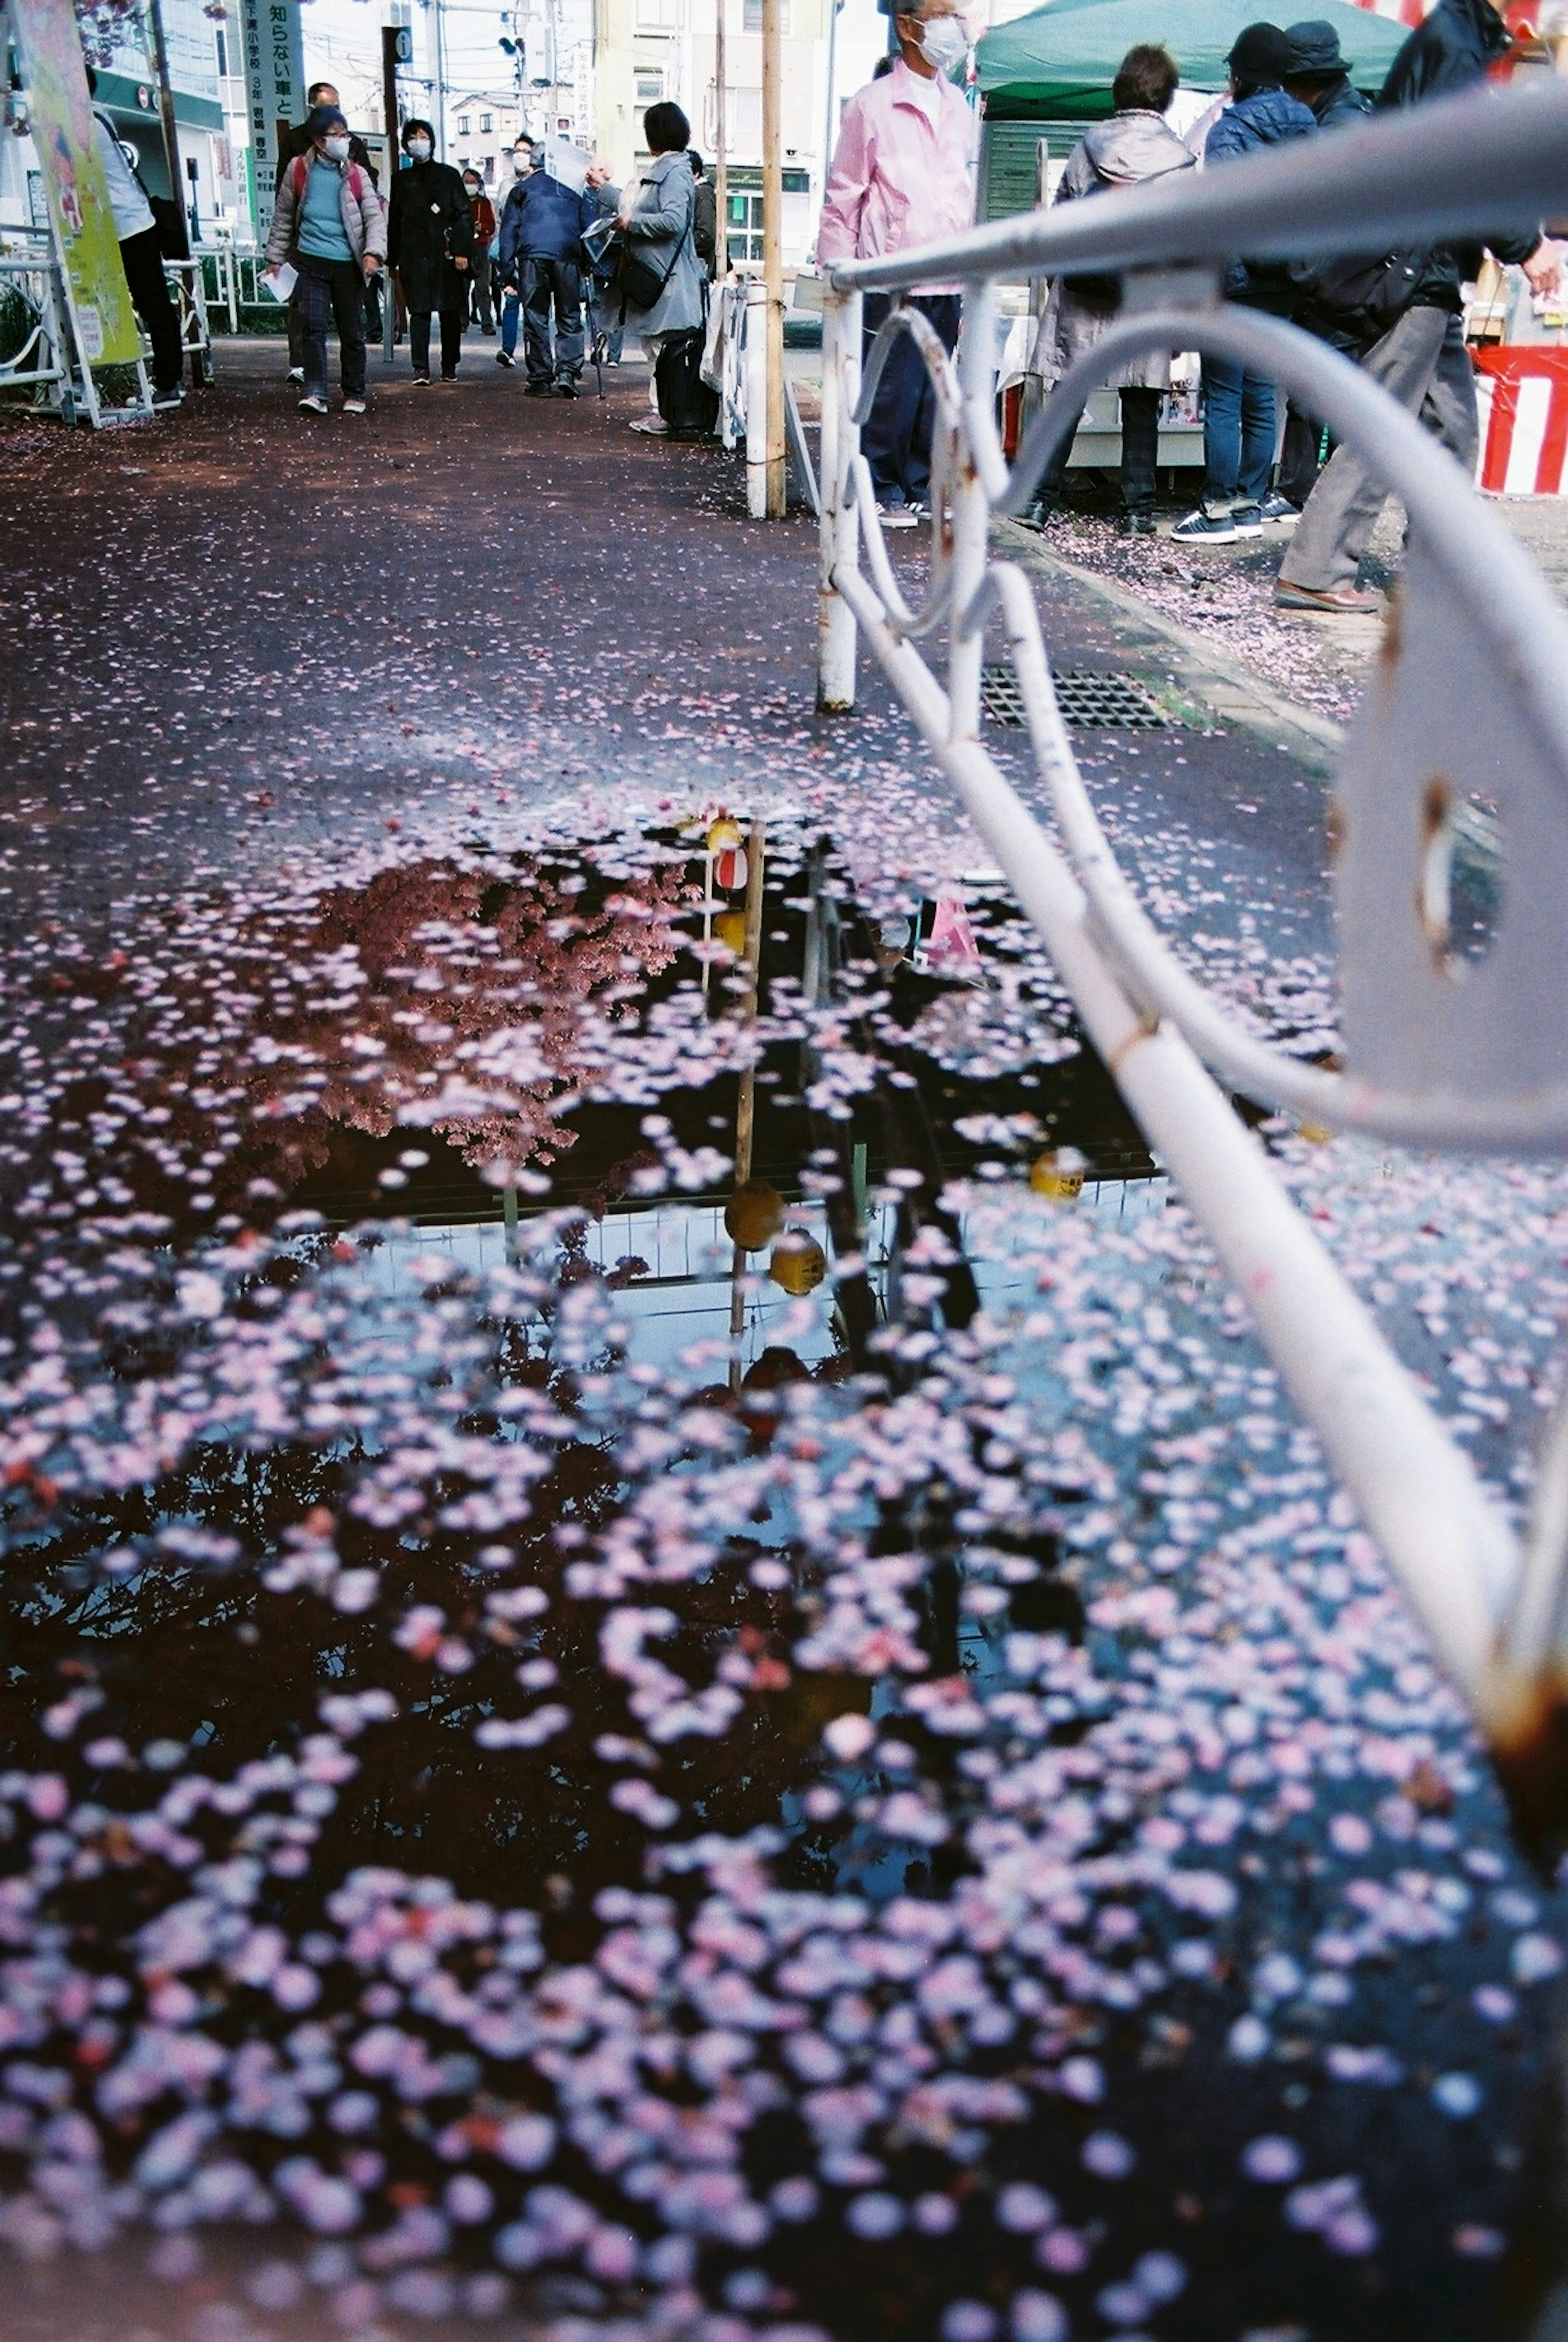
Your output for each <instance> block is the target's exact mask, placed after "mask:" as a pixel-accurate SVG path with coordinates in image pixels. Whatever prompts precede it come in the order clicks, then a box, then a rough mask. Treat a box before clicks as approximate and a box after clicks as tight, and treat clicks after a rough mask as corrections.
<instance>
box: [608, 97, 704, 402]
mask: <svg viewBox="0 0 1568 2342" xmlns="http://www.w3.org/2000/svg"><path fill="white" fill-rule="evenodd" d="M643 135H644V138H645V139H646V141H647V145H648V151H649V153H650V154H651V155H652V156H653V158H654V159H653V161H652V162H651V163H650V164H649V165H648V167H647V169H646V170H645V171H644V174H643V183H642V185H641V187H640V188H639V190H638V192H637V197H636V201H635V203H634V205H631V206H630V207H628V206H627V205H626V203H625V201H624V198H623V201H622V205H621V211H620V214H619V218H620V225H621V233H622V235H624V238H625V240H626V243H627V245H629V246H630V247H631V248H632V250H633V251H634V253H635V255H636V256H637V258H638V260H639V261H641V262H643V263H644V265H645V266H646V267H647V268H648V269H650V270H651V271H652V272H653V274H654V276H655V277H656V278H657V280H658V286H659V289H658V292H657V295H655V297H654V299H653V301H652V302H651V304H650V305H649V306H648V307H647V308H645V309H636V308H633V307H632V306H631V305H630V304H629V303H628V304H627V305H626V310H625V315H624V323H625V324H626V325H629V326H630V327H631V328H632V330H633V331H634V333H637V334H640V335H642V339H643V346H644V349H645V350H646V351H647V353H648V356H649V359H650V361H651V362H652V365H653V367H654V389H655V392H656V394H657V397H658V413H657V414H656V415H639V416H638V417H637V418H636V420H635V421H634V423H633V424H632V426H631V427H632V429H633V430H634V431H646V432H650V433H652V434H654V435H656V436H658V437H661V438H662V437H665V436H667V435H674V436H677V437H678V436H684V435H692V436H696V435H700V434H701V432H702V430H703V421H702V415H701V413H700V410H699V403H698V400H697V396H696V394H697V391H698V390H699V388H700V387H701V385H699V384H698V382H697V373H696V361H698V360H700V358H701V355H702V337H703V325H704V317H705V315H706V307H707V288H706V283H705V280H704V275H703V265H702V263H701V261H700V260H699V259H698V258H697V247H696V243H695V240H694V233H693V229H694V211H695V195H696V183H695V181H694V179H693V177H692V165H691V163H690V160H689V159H688V149H689V147H690V145H691V137H692V130H691V125H690V123H688V121H687V120H686V117H685V115H684V114H683V113H682V112H681V109H680V107H679V106H678V105H675V104H674V102H673V101H672V100H670V99H668V98H665V99H664V100H662V101H661V103H660V104H659V105H650V106H649V108H648V110H647V112H646V114H644V116H643ZM710 395H711V394H710Z"/></svg>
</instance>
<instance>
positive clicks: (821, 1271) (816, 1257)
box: [768, 1228, 827, 1297]
mask: <svg viewBox="0 0 1568 2342" xmlns="http://www.w3.org/2000/svg"><path fill="white" fill-rule="evenodd" d="M768 1275H769V1276H771V1277H772V1278H773V1281H774V1284H775V1285H776V1286H780V1287H781V1288H782V1289H783V1290H784V1292H785V1293H790V1294H794V1295H795V1296H797V1297H798V1296H800V1295H801V1294H804V1293H814V1292H815V1291H816V1288H817V1286H819V1285H820V1284H821V1283H822V1281H823V1278H824V1276H826V1275H827V1255H826V1253H824V1250H823V1248H822V1246H821V1245H819V1244H818V1242H817V1240H816V1238H815V1237H814V1236H809V1235H808V1234H807V1232H806V1230H805V1229H804V1228H788V1229H786V1230H785V1232H784V1235H783V1236H781V1237H780V1239H779V1241H778V1243H777V1244H776V1245H775V1246H774V1249H773V1257H772V1259H771V1260H770V1261H769V1262H768Z"/></svg>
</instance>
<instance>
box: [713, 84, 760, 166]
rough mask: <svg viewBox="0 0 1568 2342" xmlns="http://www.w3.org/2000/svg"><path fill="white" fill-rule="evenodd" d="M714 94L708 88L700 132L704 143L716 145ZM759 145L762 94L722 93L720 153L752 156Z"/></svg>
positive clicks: (727, 89)
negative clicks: (722, 122)
mask: <svg viewBox="0 0 1568 2342" xmlns="http://www.w3.org/2000/svg"><path fill="white" fill-rule="evenodd" d="M717 100H718V93H717V91H716V90H715V89H714V85H713V84H712V83H711V82H710V83H709V84H708V94H707V102H706V104H705V105H704V109H703V129H704V135H705V139H706V143H707V145H710V146H716V145H718V143H719V141H718V134H719V109H718V102H717ZM762 143H763V94H762V92H761V90H760V89H731V88H730V87H729V86H728V85H726V86H725V89H724V152H725V154H726V155H754V154H757V153H760V151H761V148H762Z"/></svg>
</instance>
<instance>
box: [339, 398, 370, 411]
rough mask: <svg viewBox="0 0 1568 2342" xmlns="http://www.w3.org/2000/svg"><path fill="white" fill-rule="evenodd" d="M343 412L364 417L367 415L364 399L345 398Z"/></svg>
mask: <svg viewBox="0 0 1568 2342" xmlns="http://www.w3.org/2000/svg"><path fill="white" fill-rule="evenodd" d="M343 411H344V413H345V415H363V414H364V413H365V401H364V399H363V398H345V400H344V402H343Z"/></svg>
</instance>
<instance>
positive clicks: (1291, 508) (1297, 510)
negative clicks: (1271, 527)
mask: <svg viewBox="0 0 1568 2342" xmlns="http://www.w3.org/2000/svg"><path fill="white" fill-rule="evenodd" d="M1258 510H1259V512H1260V513H1262V515H1263V518H1264V520H1266V521H1273V523H1274V524H1275V525H1276V526H1277V527H1280V528H1293V527H1294V525H1295V524H1296V522H1297V521H1298V520H1300V518H1301V516H1302V513H1301V506H1300V505H1293V504H1292V502H1291V500H1290V498H1289V496H1282V495H1281V494H1280V492H1279V490H1278V489H1277V488H1274V489H1272V490H1271V491H1270V493H1269V494H1268V495H1266V496H1265V497H1264V498H1263V502H1262V504H1261V505H1259V506H1258Z"/></svg>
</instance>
